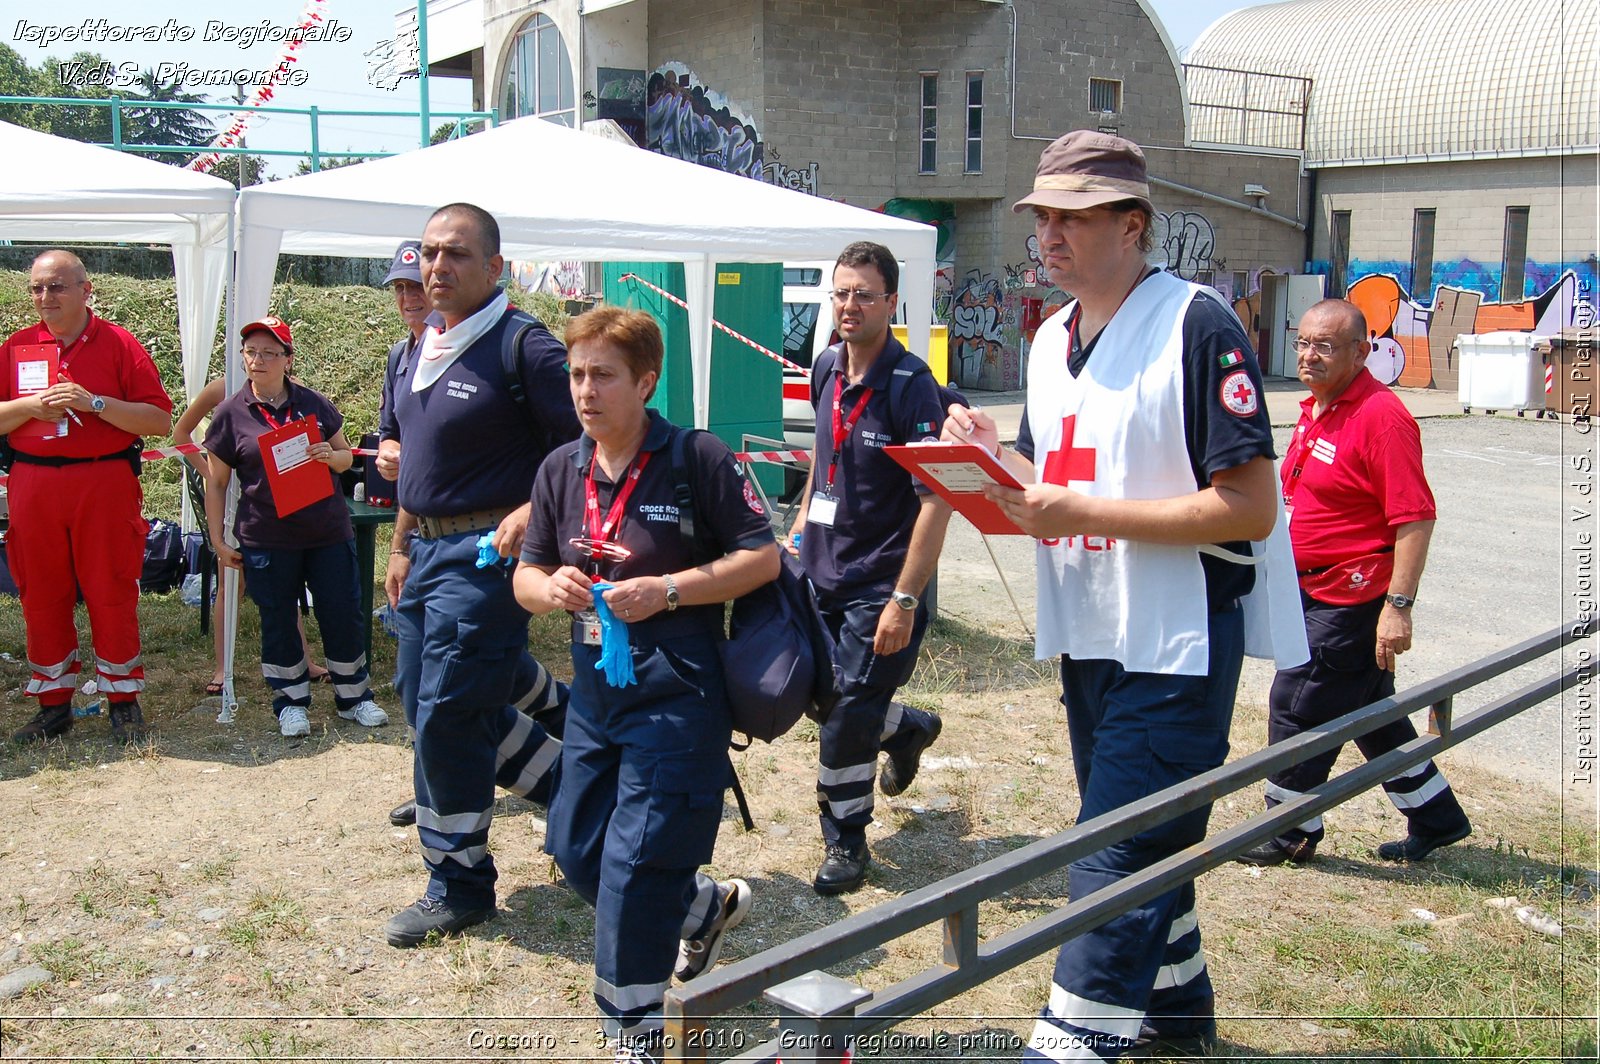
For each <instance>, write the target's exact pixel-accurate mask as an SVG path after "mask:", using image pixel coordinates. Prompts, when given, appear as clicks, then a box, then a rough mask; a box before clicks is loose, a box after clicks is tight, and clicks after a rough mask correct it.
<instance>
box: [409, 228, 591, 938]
mask: <svg viewBox="0 0 1600 1064" xmlns="http://www.w3.org/2000/svg"><path fill="white" fill-rule="evenodd" d="M418 255H419V258H420V261H421V271H420V275H421V278H422V284H423V289H424V291H425V292H426V293H427V296H428V300H429V302H430V303H431V304H432V306H433V309H434V310H435V311H436V312H437V313H438V316H439V317H438V319H437V321H436V322H435V323H434V324H430V325H429V326H428V328H427V330H426V331H425V332H424V333H423V336H422V341H421V343H420V344H419V345H418V347H417V349H416V351H415V353H414V355H413V356H412V357H411V359H410V360H409V363H408V364H407V366H406V368H405V369H404V370H403V371H402V372H398V373H396V374H395V376H394V377H393V379H391V380H389V381H387V382H386V384H385V389H386V393H387V394H386V401H385V404H384V407H385V413H384V419H383V425H382V429H381V430H380V435H381V436H382V441H381V442H380V444H379V450H380V452H382V453H386V455H387V457H388V458H389V459H391V460H393V461H394V462H396V463H397V472H398V474H399V481H398V485H397V492H396V495H397V502H398V503H399V510H398V513H397V515H396V520H395V531H394V542H393V545H392V547H391V549H390V551H389V569H388V573H387V575H386V577H385V582H384V586H385V590H386V591H387V592H388V596H389V603H390V605H391V606H392V607H394V609H395V620H396V623H397V625H398V627H399V630H400V646H399V651H398V653H397V655H396V662H395V689H396V690H397V691H398V692H399V694H400V699H401V703H402V705H403V706H404V707H405V711H406V723H407V724H408V725H409V726H410V727H411V729H412V730H413V732H414V734H415V751H414V759H415V766H414V769H415V770H414V772H413V784H414V785H415V788H416V790H415V792H414V793H415V794H416V812H415V818H416V825H417V836H418V839H419V841H420V843H421V847H422V857H423V863H424V864H425V865H426V867H427V869H428V886H427V889H426V890H425V891H424V893H423V895H422V897H421V898H419V899H418V900H417V901H416V902H415V903H414V904H413V905H411V906H409V907H408V908H406V909H403V910H402V911H400V912H399V913H397V914H396V915H395V916H394V917H392V918H391V919H390V920H389V922H388V924H387V925H386V926H385V928H384V935H385V938H386V939H387V941H388V942H389V944H390V945H391V946H396V947H400V948H411V947H415V946H419V945H421V944H422V943H423V942H425V941H427V939H428V936H429V935H448V934H453V933H455V932H457V931H461V930H462V929H464V928H467V927H471V926H473V925H474V924H480V923H483V922H484V921H486V920H490V919H493V918H494V915H495V911H496V910H495V880H496V871H495V864H494V857H493V855H492V854H491V852H490V849H489V825H490V822H491V820H492V819H493V814H494V789H495V785H496V783H499V784H500V785H502V786H504V787H506V788H507V789H509V790H512V791H513V792H514V793H517V794H520V795H523V796H525V797H530V798H535V799H536V800H537V799H542V800H548V797H549V796H548V788H549V786H550V782H551V779H552V767H553V766H554V765H555V764H556V761H557V759H558V758H559V756H560V750H561V744H560V743H559V742H558V741H556V740H555V739H553V738H551V737H549V735H548V734H547V733H546V732H545V729H544V728H543V727H541V726H540V725H539V724H538V723H537V722H535V721H534V720H533V719H532V718H530V717H528V716H526V715H524V714H522V713H519V712H517V710H516V709H515V708H513V706H512V705H511V701H512V696H513V689H514V686H515V684H516V674H517V668H518V663H519V662H520V661H521V659H522V658H523V657H524V656H525V654H526V651H527V645H528V612H527V611H526V610H524V609H523V608H522V607H521V606H520V605H518V604H517V601H516V597H515V596H514V594H513V592H512V587H511V569H510V568H509V566H510V565H511V564H512V562H513V559H515V557H516V556H517V555H518V554H519V553H520V552H521V549H522V537H523V533H524V531H525V530H526V529H527V527H528V515H529V504H528V499H529V496H530V494H531V493H532V489H533V479H534V475H535V474H536V473H537V472H538V471H539V466H540V465H541V464H542V463H543V461H544V459H545V456H546V455H548V454H549V453H550V452H551V451H553V450H555V449H556V448H557V447H559V446H560V445H561V444H563V443H565V442H567V441H568V440H573V439H576V438H577V436H578V433H579V428H578V418H577V414H576V412H575V411H574V410H573V407H572V399H571V393H570V391H569V390H568V388H567V374H566V361H567V352H566V348H565V347H563V346H562V345H561V342H560V341H559V340H557V339H556V338H555V337H554V336H552V335H551V334H550V330H548V329H547V328H545V327H544V326H543V325H542V324H540V323H538V322H537V321H535V320H534V319H532V318H530V317H528V316H526V315H523V314H520V313H519V312H518V311H516V310H515V309H514V308H512V307H511V306H510V304H509V303H508V302H507V298H506V294H505V293H504V292H502V291H501V290H500V287H499V281H500V274H501V270H502V269H503V267H504V265H505V261H504V259H503V258H502V257H501V255H500V226H499V224H498V223H497V222H496V221H495V220H494V216H493V215H491V214H489V212H487V211H485V210H484V209H483V208H481V207H477V206H474V205H473V204H470V203H452V204H449V205H447V206H444V207H441V208H439V209H438V210H437V211H435V212H434V213H433V216H432V217H430V218H429V219H428V223H427V225H426V227H425V228H424V229H423V231H422V243H421V246H420V248H419V249H418ZM508 344H509V345H511V350H509V351H507V347H506V345H508ZM507 358H509V359H510V361H511V365H512V368H513V370H514V373H513V374H512V375H511V376H509V377H508V375H507V367H506V363H505V360H506V359H507ZM519 393H520V394H519ZM402 445H403V446H402ZM480 541H481V543H480Z"/></svg>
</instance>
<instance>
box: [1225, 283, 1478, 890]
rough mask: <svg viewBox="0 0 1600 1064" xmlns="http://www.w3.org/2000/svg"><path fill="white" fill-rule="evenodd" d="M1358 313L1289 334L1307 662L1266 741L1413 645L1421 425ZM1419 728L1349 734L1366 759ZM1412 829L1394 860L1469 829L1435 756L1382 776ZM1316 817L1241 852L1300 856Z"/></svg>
mask: <svg viewBox="0 0 1600 1064" xmlns="http://www.w3.org/2000/svg"><path fill="white" fill-rule="evenodd" d="M1367 336H1368V333H1367V322H1366V319H1365V318H1364V317H1363V316H1362V313H1361V311H1360V310H1359V309H1358V308H1357V307H1356V306H1355V305H1354V304H1353V303H1348V302H1346V301H1344V300H1342V299H1325V300H1323V301H1322V302H1320V303H1318V304H1316V305H1315V306H1313V307H1312V308H1311V309H1310V310H1308V311H1306V313H1305V316H1304V317H1303V318H1302V319H1301V320H1300V330H1299V337H1298V339H1297V340H1296V341H1295V353H1296V355H1297V358H1298V364H1299V375H1300V380H1301V382H1302V383H1303V384H1305V386H1306V387H1307V388H1309V389H1311V396H1310V398H1308V399H1306V400H1305V401H1304V402H1302V403H1301V404H1300V405H1301V414H1300V422H1299V424H1298V425H1296V426H1295V430H1294V438H1293V439H1292V440H1291V441H1290V443H1289V449H1288V453H1287V454H1286V455H1285V456H1284V459H1283V466H1282V469H1281V472H1280V477H1281V479H1282V481H1283V499H1284V504H1285V506H1286V507H1287V508H1288V511H1289V538H1290V540H1291V541H1292V542H1293V544H1294V557H1295V567H1296V568H1297V570H1298V571H1299V574H1300V594H1301V604H1302V605H1303V606H1304V608H1305V614H1306V637H1307V641H1308V642H1309V643H1310V644H1311V660H1310V661H1309V662H1307V663H1306V664H1304V665H1300V666H1297V667H1295V668H1292V669H1284V670H1282V671H1281V672H1279V673H1278V675H1277V678H1276V679H1275V680H1274V681H1273V684H1272V695H1271V699H1270V709H1269V716H1268V721H1267V739H1268V741H1269V742H1274V743H1276V742H1280V741H1281V740H1284V739H1288V738H1290V737H1292V736H1295V735H1298V734H1300V733H1301V732H1303V731H1305V730H1306V729H1308V728H1314V727H1316V726H1317V725H1319V724H1326V723H1327V722H1328V721H1331V720H1333V719H1334V718H1336V717H1340V716H1343V715H1344V714H1346V713H1349V712H1350V711H1351V710H1354V709H1359V708H1361V707H1362V706H1365V705H1368V704H1370V703H1372V702H1376V701H1377V700H1378V699H1380V698H1387V697H1388V696H1390V695H1392V694H1394V668H1395V661H1396V659H1397V658H1398V657H1399V656H1400V655H1401V654H1403V653H1405V652H1406V651H1407V650H1410V649H1411V611H1412V607H1413V605H1414V604H1415V602H1416V600H1417V585H1418V584H1419V583H1420V582H1421V580H1422V569H1423V565H1424V564H1425V563H1426V562H1427V559H1428V542H1429V540H1430V538H1431V537H1432V535H1433V524H1434V517H1435V510H1434V502H1433V492H1432V491H1431V490H1430V489H1429V488H1428V481H1427V479H1426V478H1425V477H1424V475H1423V471H1422V434H1421V432H1420V431H1419V430H1418V428H1417V422H1416V420H1415V419H1414V418H1413V417H1412V416H1411V413H1410V411H1408V410H1407V409H1406V408H1405V406H1404V405H1403V404H1402V403H1401V402H1400V400H1399V399H1398V398H1397V397H1396V396H1395V395H1394V393H1393V392H1391V391H1389V389H1388V388H1386V387H1384V386H1383V385H1382V384H1380V383H1379V382H1378V380H1377V378H1375V377H1373V376H1372V374H1370V373H1368V372H1367V369H1366V363H1367V355H1368V353H1369V352H1371V350H1372V345H1371V344H1370V343H1369V342H1368V341H1367ZM1416 737H1417V731H1416V729H1415V728H1413V727H1412V726H1411V722H1410V721H1409V720H1406V719H1404V718H1402V719H1400V720H1398V721H1395V722H1394V723H1393V724H1388V725H1385V726H1384V727H1382V728H1379V729H1377V730H1376V731H1372V732H1369V733H1367V734H1366V735H1364V736H1362V737H1361V738H1359V739H1357V740H1356V747H1357V749H1359V750H1360V751H1361V753H1362V755H1363V756H1364V757H1366V758H1367V759H1368V760H1371V759H1372V758H1374V757H1378V756H1380V755H1382V754H1386V753H1388V752H1389V751H1391V750H1394V749H1395V748H1397V747H1399V746H1401V745H1403V744H1405V743H1408V742H1410V741H1411V740H1413V739H1415V738H1416ZM1338 757H1339V751H1338V750H1329V751H1327V752H1325V753H1322V754H1318V755H1317V756H1316V757H1313V758H1310V759H1308V760H1306V761H1302V762H1301V763H1300V764H1298V765H1292V766H1290V767H1289V768H1287V769H1284V770H1283V771H1282V772H1278V773H1275V774H1274V775H1272V776H1271V777H1269V778H1268V780H1267V807H1268V808H1269V809H1270V808H1271V807H1272V806H1274V805H1277V804H1279V803H1280V802H1284V801H1288V800H1289V799H1291V798H1295V797H1298V796H1299V795H1301V794H1303V793H1305V792H1306V791H1309V790H1312V789H1314V788H1316V787H1319V786H1321V785H1322V784H1323V783H1326V782H1327V779H1328V773H1329V772H1330V771H1331V770H1332V768H1333V763H1334V762H1335V761H1336V760H1337V759H1338ZM1383 789H1384V790H1385V791H1386V792H1388V795H1389V800H1390V801H1392V802H1393V803H1394V805H1395V808H1397V809H1398V810H1400V812H1401V813H1402V814H1404V815H1405V818H1406V822H1407V825H1408V829H1409V830H1408V834H1407V836H1406V837H1405V838H1404V839H1401V840H1399V841H1397V842H1386V843H1384V844H1383V845H1382V846H1379V847H1378V856H1379V857H1382V858H1384V859H1386V860H1391V861H1419V860H1421V859H1422V858H1424V857H1426V856H1428V854H1430V853H1432V852H1433V851H1434V850H1436V849H1438V848H1439V847H1441V846H1448V845H1449V844H1450V843H1453V842H1459V841H1461V840H1462V839H1464V838H1466V837H1467V836H1468V835H1470V834H1471V833H1472V825H1471V824H1470V823H1469V822H1468V820H1467V814H1466V813H1465V812H1464V811H1463V810H1462V808H1461V803H1460V802H1458V801H1457V800H1456V796H1455V794H1454V792H1452V791H1451V790H1450V785H1449V784H1448V783H1446V782H1445V779H1444V776H1443V775H1442V774H1441V773H1440V772H1439V769H1438V768H1437V767H1436V766H1435V765H1434V763H1433V762H1432V761H1428V762H1425V763H1424V764H1422V765H1421V766H1419V767H1417V768H1414V769H1411V770H1409V771H1408V772H1406V773H1404V774H1403V775H1399V776H1395V777H1394V778H1392V779H1389V780H1386V781H1384V784H1383ZM1322 836H1323V828H1322V818H1321V817H1317V818H1315V819H1313V820H1310V821H1307V822H1306V823H1303V824H1300V825H1298V826H1297V827H1293V828H1290V829H1288V830H1287V831H1285V832H1284V833H1283V834H1282V835H1279V836H1277V837H1276V838H1273V839H1269V840H1267V841H1266V842H1264V843H1262V844H1261V845H1260V846H1257V847H1256V848H1255V849H1253V850H1250V851H1249V852H1248V853H1245V854H1244V855H1243V856H1241V857H1240V858H1239V860H1241V861H1243V862H1245V863H1246V864H1254V865H1276V864H1283V863H1285V862H1293V863H1296V864H1299V863H1302V862H1304V861H1309V860H1310V859H1311V857H1312V855H1313V853H1315V851H1316V848H1317V843H1319V842H1320V841H1322Z"/></svg>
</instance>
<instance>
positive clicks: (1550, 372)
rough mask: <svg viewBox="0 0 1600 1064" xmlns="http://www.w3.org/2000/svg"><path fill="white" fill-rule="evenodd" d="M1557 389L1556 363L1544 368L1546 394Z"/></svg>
mask: <svg viewBox="0 0 1600 1064" xmlns="http://www.w3.org/2000/svg"><path fill="white" fill-rule="evenodd" d="M1555 390H1556V367H1555V365H1554V364H1551V365H1547V366H1545V368H1544V394H1546V395H1549V394H1551V393H1552V392H1554V391H1555Z"/></svg>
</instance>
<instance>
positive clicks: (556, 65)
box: [500, 15, 577, 126]
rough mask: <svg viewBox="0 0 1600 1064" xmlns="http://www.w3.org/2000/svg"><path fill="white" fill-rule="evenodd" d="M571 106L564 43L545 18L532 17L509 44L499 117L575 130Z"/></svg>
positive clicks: (574, 113) (570, 90)
mask: <svg viewBox="0 0 1600 1064" xmlns="http://www.w3.org/2000/svg"><path fill="white" fill-rule="evenodd" d="M573 103H574V101H573V87H572V60H571V58H569V57H568V55H567V45H566V42H564V41H563V40H562V39H561V31H560V30H559V29H557V28H556V24H555V23H554V22H551V21H550V19H549V17H548V16H546V15H534V16H533V18H531V19H529V20H528V23H527V25H526V26H524V27H523V28H522V29H521V30H520V31H519V32H518V33H517V35H516V37H515V38H514V39H513V40H512V42H511V54H510V56H508V57H507V62H506V80H505V90H504V92H502V94H501V97H500V113H501V114H502V115H503V116H505V117H506V118H508V119H510V118H522V117H524V116H526V115H536V116H538V117H539V118H543V119H545V120H547V121H550V122H559V123H560V124H561V125H564V126H575V125H576V124H577V112H576V111H575V109H574V107H573Z"/></svg>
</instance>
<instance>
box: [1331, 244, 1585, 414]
mask: <svg viewBox="0 0 1600 1064" xmlns="http://www.w3.org/2000/svg"><path fill="white" fill-rule="evenodd" d="M1315 265H1324V264H1320V263H1319V264H1315ZM1582 268H1583V269H1584V270H1585V271H1586V272H1587V274H1588V276H1587V277H1581V276H1580V273H1579V269H1568V270H1566V271H1565V272H1563V273H1561V274H1560V275H1559V276H1558V277H1556V278H1555V279H1554V281H1553V282H1552V283H1551V284H1550V285H1549V286H1548V287H1546V288H1545V289H1544V290H1543V291H1541V292H1539V294H1537V295H1535V296H1533V297H1532V298H1528V299H1522V300H1519V301H1517V302H1514V303H1488V302H1484V300H1483V292H1482V291H1473V290H1470V289H1467V288H1460V287H1456V286H1454V285H1451V284H1440V285H1439V286H1438V287H1437V289H1436V290H1435V293H1434V299H1433V303H1432V304H1431V305H1424V304H1422V303H1419V302H1417V300H1416V299H1415V298H1414V297H1413V296H1412V295H1411V294H1410V293H1409V292H1408V291H1406V289H1405V287H1404V286H1403V285H1402V284H1401V283H1400V278H1399V277H1398V276H1397V275H1395V274H1393V273H1388V274H1384V273H1366V274H1365V275H1364V276H1362V277H1361V278H1360V279H1359V280H1357V281H1356V282H1355V283H1354V284H1352V285H1351V286H1350V288H1349V291H1348V292H1347V293H1346V296H1345V298H1347V299H1349V300H1350V302H1352V303H1354V304H1355V305H1356V306H1358V307H1360V308H1361V312H1362V314H1364V315H1365V316H1366V319H1367V331H1368V339H1369V340H1370V341H1371V343H1372V353H1371V354H1370V355H1369V356H1368V357H1367V365H1368V367H1369V368H1370V369H1371V370H1372V372H1373V375H1374V376H1376V377H1378V379H1380V380H1382V381H1383V382H1384V383H1385V384H1398V385H1401V386H1402V387H1407V388H1432V387H1437V386H1438V384H1439V378H1440V377H1441V376H1444V377H1454V376H1456V375H1457V372H1458V371H1457V369H1456V367H1455V364H1454V361H1453V360H1454V346H1453V345H1454V344H1455V340H1456V337H1458V336H1461V335H1462V334H1472V333H1486V332H1499V331H1502V330H1511V331H1518V332H1533V333H1538V334H1541V335H1546V334H1552V333H1558V332H1560V331H1561V330H1562V329H1565V328H1568V327H1570V326H1573V325H1575V324H1578V320H1577V314H1578V308H1579V307H1580V306H1581V305H1582V303H1581V301H1580V299H1579V295H1580V292H1582V291H1584V290H1587V291H1589V292H1592V291H1594V286H1595V280H1594V266H1593V263H1592V262H1590V263H1585V264H1583V267H1582ZM1435 273H1436V275H1437V274H1438V271H1437V268H1436V270H1435Z"/></svg>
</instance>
